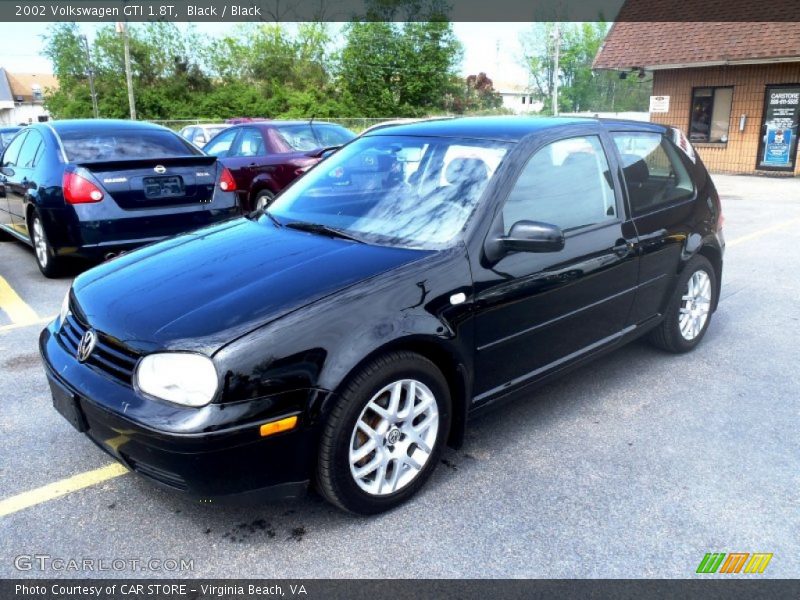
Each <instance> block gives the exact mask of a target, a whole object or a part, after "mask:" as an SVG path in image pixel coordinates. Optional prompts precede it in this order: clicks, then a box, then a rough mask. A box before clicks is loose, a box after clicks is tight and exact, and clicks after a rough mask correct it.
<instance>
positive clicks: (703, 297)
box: [650, 255, 717, 354]
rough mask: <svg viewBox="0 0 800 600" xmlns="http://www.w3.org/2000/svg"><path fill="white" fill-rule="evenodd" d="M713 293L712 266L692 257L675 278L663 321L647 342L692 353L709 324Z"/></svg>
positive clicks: (665, 348)
mask: <svg viewBox="0 0 800 600" xmlns="http://www.w3.org/2000/svg"><path fill="white" fill-rule="evenodd" d="M716 294H717V274H716V272H715V271H714V267H713V266H712V265H711V263H710V262H709V261H708V259H707V258H705V257H704V256H699V255H698V256H695V257H694V258H692V259H691V260H690V261H689V263H688V264H687V265H686V267H685V268H684V269H683V271H682V272H681V274H680V275H679V276H678V281H677V284H676V285H675V290H674V291H673V292H672V297H671V298H670V301H669V305H668V306H667V310H666V311H665V313H664V319H663V320H662V321H661V323H660V324H659V326H658V327H656V328H655V329H654V330H653V331H652V332H651V333H650V341H651V342H652V343H653V344H654V345H655V346H657V347H658V348H661V349H662V350H666V351H667V352H674V353H676V354H680V353H683V352H689V351H690V350H693V349H694V348H695V347H696V346H697V345H698V344H699V343H700V341H701V340H702V339H703V336H705V334H706V331H707V330H708V325H709V323H711V316H712V314H713V312H712V307H713V306H714V304H715V302H716V300H717V299H716ZM690 297H692V298H693V300H692V298H690ZM687 311H688V312H687Z"/></svg>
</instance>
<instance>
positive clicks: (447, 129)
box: [365, 117, 665, 142]
mask: <svg viewBox="0 0 800 600" xmlns="http://www.w3.org/2000/svg"><path fill="white" fill-rule="evenodd" d="M587 122H591V123H599V124H601V125H604V126H605V127H607V128H609V129H614V128H617V127H619V128H623V129H626V130H631V129H635V130H640V131H654V132H659V133H661V132H663V131H664V130H665V128H664V127H663V126H662V125H656V124H653V123H647V122H643V121H624V120H622V119H616V120H615V119H595V118H590V117H461V118H457V119H440V120H429V121H418V122H415V123H409V124H407V125H392V126H391V127H386V128H382V129H376V130H374V132H367V133H366V134H365V136H366V137H371V136H381V135H408V136H431V137H460V138H472V139H486V140H501V141H509V142H518V141H520V140H521V139H522V138H524V137H525V136H527V135H530V134H532V133H536V132H539V131H546V130H548V129H553V128H555V127H569V126H570V125H576V126H577V125H581V124H586V123H587Z"/></svg>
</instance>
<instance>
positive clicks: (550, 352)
mask: <svg viewBox="0 0 800 600" xmlns="http://www.w3.org/2000/svg"><path fill="white" fill-rule="evenodd" d="M581 131H582V130H575V129H574V128H571V129H570V132H571V134H570V135H569V136H568V137H565V134H564V133H563V130H562V133H561V134H551V135H553V136H554V139H549V140H548V139H544V140H542V141H538V142H536V141H532V142H529V143H528V144H527V145H528V146H529V147H530V151H528V150H524V152H523V149H522V148H520V149H519V151H520V152H523V153H522V154H521V155H520V154H517V157H516V159H515V162H516V163H517V164H522V165H523V166H522V167H521V168H520V169H519V170H518V172H517V175H516V179H515V180H514V183H513V184H512V185H511V186H510V190H509V191H508V192H507V194H506V195H505V198H504V199H503V201H502V206H501V207H500V208H499V210H498V211H497V212H496V214H495V217H494V221H493V223H492V227H491V230H490V232H489V237H491V236H496V235H501V236H508V234H509V233H510V230H511V228H512V226H513V225H514V224H515V223H517V222H519V221H533V222H539V223H548V224H552V225H557V226H558V227H560V228H561V230H562V231H563V234H564V246H563V249H561V250H558V251H551V252H512V253H508V254H506V255H504V256H502V257H501V258H500V259H499V260H496V261H492V262H487V259H486V258H485V256H484V257H483V259H482V260H479V261H475V260H474V257H471V260H472V262H473V276H474V278H475V336H476V356H475V364H476V373H475V384H474V385H475V401H476V402H477V403H480V402H482V401H484V400H489V399H490V398H491V397H493V396H496V395H497V394H501V393H502V392H504V391H506V390H510V389H513V388H516V387H518V386H520V385H524V384H526V383H529V382H531V381H534V380H536V379H537V378H538V377H539V376H542V375H544V374H546V373H547V372H550V371H551V370H553V369H555V368H557V367H560V366H562V365H565V364H567V363H569V362H572V361H573V360H577V359H579V358H581V357H583V356H585V355H587V354H589V353H591V352H592V351H593V350H596V349H599V348H601V347H603V346H605V345H608V344H611V343H613V342H614V341H616V340H617V339H619V337H621V335H623V332H624V331H625V324H626V321H627V316H628V312H629V311H630V308H631V305H632V302H633V298H634V295H635V289H636V284H637V268H638V267H637V262H638V261H637V258H636V236H635V233H634V229H633V226H632V223H631V222H630V219H629V218H628V216H627V213H626V210H625V209H624V203H623V201H622V198H621V187H620V182H619V179H618V177H617V175H616V171H617V169H616V168H614V167H615V165H616V162H615V161H616V158H615V156H614V155H613V154H609V152H608V151H607V148H608V146H609V144H610V143H611V142H610V140H608V138H607V136H606V134H605V133H604V132H603V131H602V130H600V129H599V128H596V127H594V128H592V127H589V126H587V129H586V132H585V133H581Z"/></svg>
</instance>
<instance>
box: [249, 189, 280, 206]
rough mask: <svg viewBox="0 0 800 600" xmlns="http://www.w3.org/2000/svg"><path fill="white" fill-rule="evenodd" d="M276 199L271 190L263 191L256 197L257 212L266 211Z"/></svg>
mask: <svg viewBox="0 0 800 600" xmlns="http://www.w3.org/2000/svg"><path fill="white" fill-rule="evenodd" d="M274 199H275V194H273V193H272V192H270V191H269V190H262V191H260V192H258V194H257V195H256V201H255V206H254V208H255V210H266V209H267V208H269V205H270V204H272V201H273V200H274Z"/></svg>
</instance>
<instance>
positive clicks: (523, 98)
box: [522, 96, 525, 104]
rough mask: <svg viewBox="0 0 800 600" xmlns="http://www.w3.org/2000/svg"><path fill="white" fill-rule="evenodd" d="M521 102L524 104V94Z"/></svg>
mask: <svg viewBox="0 0 800 600" xmlns="http://www.w3.org/2000/svg"><path fill="white" fill-rule="evenodd" d="M522 103H523V104H525V96H523V97H522Z"/></svg>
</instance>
